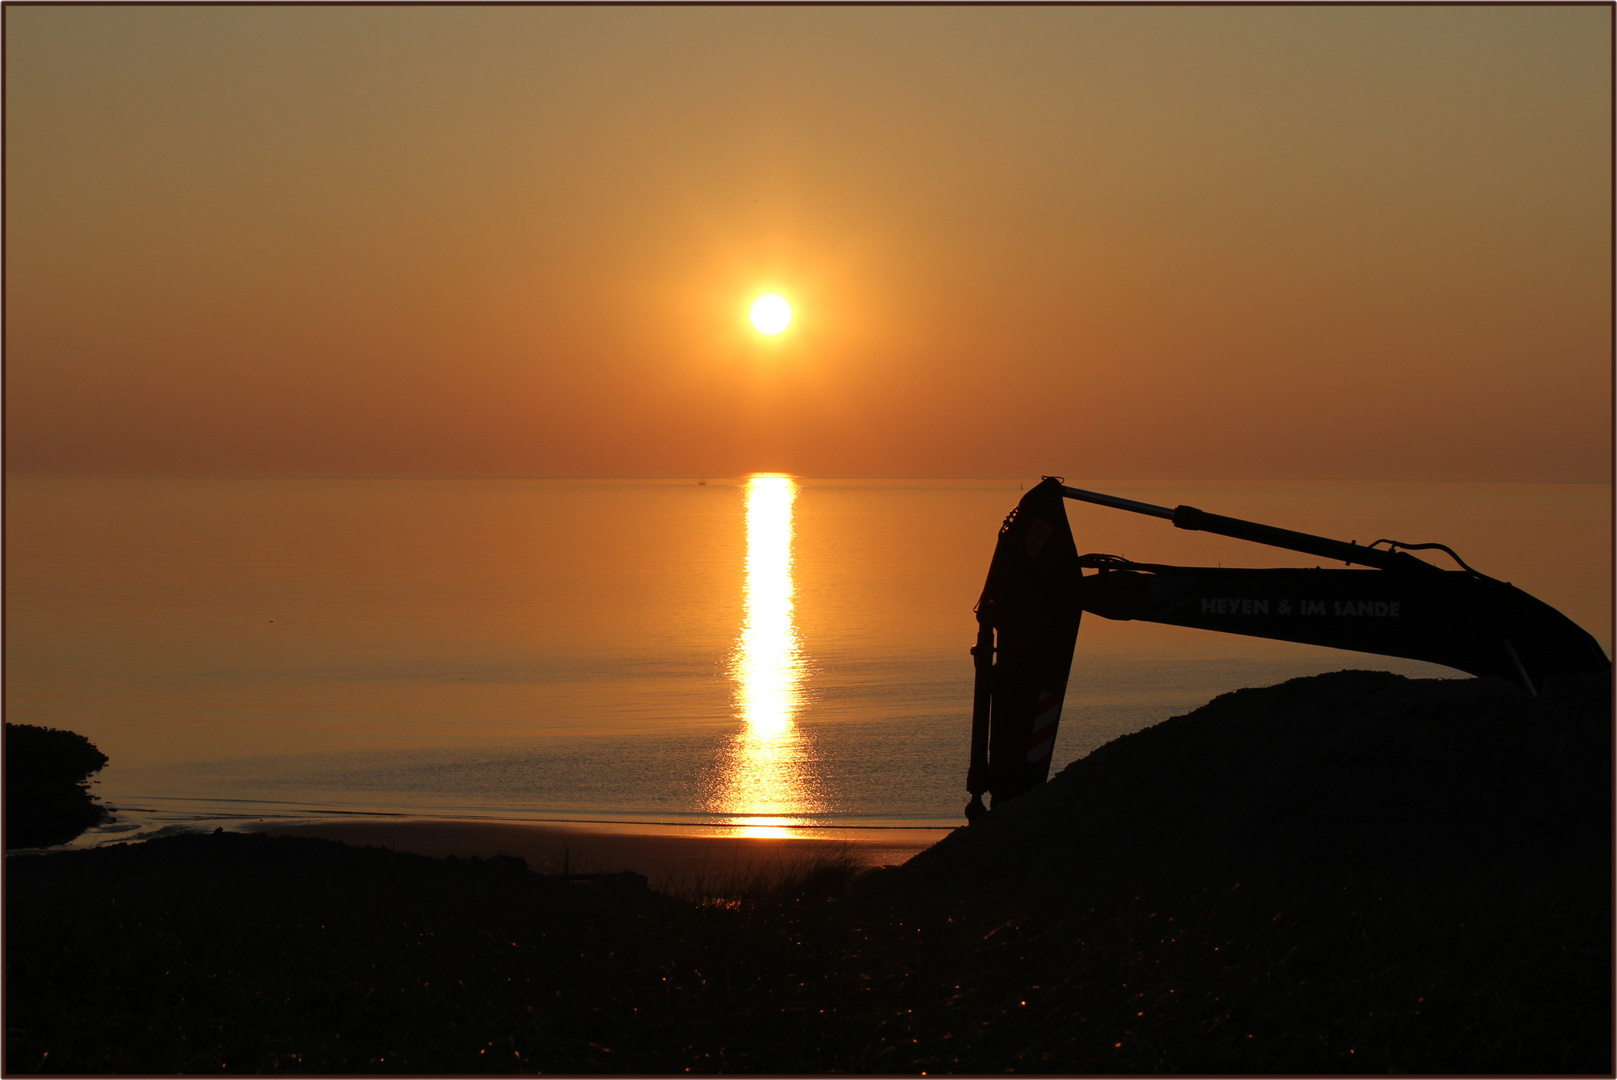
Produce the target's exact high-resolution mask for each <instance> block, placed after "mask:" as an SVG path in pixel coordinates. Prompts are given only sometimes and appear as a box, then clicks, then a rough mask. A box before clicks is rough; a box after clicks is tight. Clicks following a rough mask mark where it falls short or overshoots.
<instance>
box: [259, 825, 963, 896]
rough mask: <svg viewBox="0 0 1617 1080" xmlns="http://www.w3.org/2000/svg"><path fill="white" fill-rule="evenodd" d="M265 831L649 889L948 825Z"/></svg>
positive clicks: (881, 861) (907, 850)
mask: <svg viewBox="0 0 1617 1080" xmlns="http://www.w3.org/2000/svg"><path fill="white" fill-rule="evenodd" d="M249 831H252V832H264V833H268V834H270V835H272V836H314V837H320V838H322V839H326V840H341V841H342V842H344V843H346V844H353V845H356V846H372V847H384V848H389V849H391V850H393V851H403V852H409V853H412V854H416V855H430V856H434V857H442V856H446V855H458V856H462V857H465V856H478V857H481V858H488V857H489V856H491V855H515V856H517V857H519V858H522V859H526V860H527V863H528V867H529V868H530V869H532V870H535V871H539V872H543V873H562V872H571V873H575V874H577V873H616V872H617V871H620V870H633V871H635V872H636V873H640V874H644V875H645V876H646V877H647V879H649V881H650V882H651V884H652V885H653V886H654V887H657V886H664V885H679V884H684V883H692V882H697V881H702V880H706V881H708V882H724V881H732V880H734V879H735V878H738V877H752V876H754V875H757V874H769V873H771V872H774V871H778V870H780V869H783V868H786V867H790V866H794V865H797V864H800V863H803V862H806V861H810V860H812V859H815V858H817V857H825V856H830V855H840V854H843V853H846V854H847V855H850V856H852V858H853V859H854V860H856V861H857V862H859V863H861V864H864V865H867V866H891V865H897V864H900V863H903V862H905V861H907V860H908V859H909V858H910V857H911V856H913V855H915V854H917V853H918V852H920V851H923V850H925V849H926V848H928V847H931V846H932V845H933V844H934V843H936V842H937V841H938V840H939V839H941V838H942V837H943V836H944V835H946V834H947V830H942V829H939V830H930V829H928V830H916V831H911V830H892V831H890V832H887V831H883V832H881V833H878V834H877V837H876V838H872V839H851V840H845V839H823V840H822V839H799V838H781V837H758V836H690V835H677V834H674V835H670V834H668V833H650V832H616V831H607V830H605V829H590V828H579V827H567V826H559V825H534V824H518V823H511V822H475V821H331V822H299V823H295V824H280V823H275V824H271V823H266V824H263V825H253V826H250V827H249Z"/></svg>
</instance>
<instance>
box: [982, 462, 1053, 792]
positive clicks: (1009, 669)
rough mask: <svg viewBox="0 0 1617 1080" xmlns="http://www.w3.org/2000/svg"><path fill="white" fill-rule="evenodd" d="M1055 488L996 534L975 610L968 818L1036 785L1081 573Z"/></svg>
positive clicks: (1030, 498) (1040, 491) (1035, 494)
mask: <svg viewBox="0 0 1617 1080" xmlns="http://www.w3.org/2000/svg"><path fill="white" fill-rule="evenodd" d="M1062 498H1063V495H1062V487H1061V482H1060V481H1059V480H1055V479H1046V480H1045V481H1044V482H1043V483H1041V484H1039V485H1038V486H1037V487H1035V488H1033V489H1032V490H1031V491H1029V492H1028V493H1027V494H1026V495H1025V496H1023V498H1022V501H1021V502H1020V503H1019V504H1018V505H1017V507H1016V509H1015V510H1013V511H1012V512H1011V514H1010V516H1009V517H1007V518H1006V519H1005V524H1004V526H1003V527H1001V529H1000V531H999V540H998V543H997V544H996V546H995V548H994V559H993V562H992V563H990V564H989V568H988V582H987V584H986V585H985V586H984V587H983V593H982V598H981V599H980V600H979V601H978V603H977V627H978V629H977V647H976V648H974V649H972V655H973V656H974V657H975V660H976V671H977V684H976V693H975V696H974V697H975V700H974V702H973V708H972V721H971V727H972V738H971V769H970V772H969V773H968V775H967V779H966V789H967V790H968V791H970V792H971V795H972V799H971V804H970V805H969V806H968V807H967V808H966V814H967V816H968V817H975V816H977V815H978V814H979V813H981V812H982V811H983V810H984V806H983V803H982V795H983V793H984V792H987V793H989V794H991V795H992V796H993V801H994V802H995V803H996V804H997V803H999V802H1001V801H1003V800H1005V799H1010V798H1014V797H1015V796H1017V795H1020V794H1021V793H1022V792H1024V791H1027V790H1028V789H1029V788H1032V787H1036V786H1038V785H1039V784H1042V783H1044V781H1045V779H1046V778H1047V777H1048V776H1049V775H1050V756H1051V754H1052V752H1053V751H1054V749H1055V737H1056V728H1057V726H1058V725H1059V723H1060V720H1061V703H1062V700H1063V699H1064V698H1065V696H1066V692H1067V676H1068V674H1069V673H1070V671H1071V669H1072V655H1073V649H1074V647H1075V646H1076V645H1077V641H1078V619H1079V615H1080V614H1081V607H1080V605H1079V604H1078V603H1077V598H1078V590H1079V588H1080V587H1081V578H1082V571H1081V570H1080V568H1079V565H1078V550H1077V548H1076V546H1075V545H1074V544H1073V540H1072V529H1071V527H1070V526H1069V525H1068V524H1067V510H1066V506H1065V504H1064V503H1063V501H1062Z"/></svg>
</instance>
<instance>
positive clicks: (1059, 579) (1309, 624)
mask: <svg viewBox="0 0 1617 1080" xmlns="http://www.w3.org/2000/svg"><path fill="white" fill-rule="evenodd" d="M1069 498H1071V499H1077V500H1081V501H1084V502H1090V503H1096V504H1099V505H1103V506H1110V507H1114V508H1116V509H1121V510H1128V511H1131V512H1134V513H1141V514H1148V515H1150V516H1153V517H1160V518H1165V519H1168V520H1171V521H1172V522H1173V523H1174V525H1175V526H1176V527H1178V528H1181V529H1189V530H1195V531H1203V532H1213V533H1217V534H1219V535H1223V536H1230V537H1235V538H1237V539H1242V540H1250V541H1253V542H1255V543H1261V544H1266V545H1268V546H1271V547H1278V548H1283V549H1286V550H1290V551H1298V552H1302V553H1305V554H1310V555H1316V556H1319V557H1321V558H1323V559H1328V560H1331V561H1333V562H1341V563H1344V564H1357V565H1359V566H1362V567H1366V568H1368V569H1361V570H1351V569H1334V568H1333V569H1318V568H1316V569H1292V568H1284V569H1235V568H1224V567H1206V566H1167V565H1162V564H1157V563H1136V562H1129V561H1127V560H1124V559H1120V558H1117V557H1116V556H1111V555H1079V554H1078V550H1077V547H1076V545H1075V544H1074V542H1073V537H1072V529H1071V527H1070V525H1069V524H1068V521H1067V513H1066V507H1065V500H1066V499H1069ZM1381 544H1388V545H1389V546H1388V547H1386V548H1383V547H1381V546H1380V545H1381ZM1409 547H1416V548H1440V547H1442V545H1437V544H1423V545H1404V544H1393V543H1391V542H1389V541H1377V542H1376V544H1374V545H1370V546H1361V545H1359V544H1351V543H1345V542H1343V541H1340V540H1332V539H1329V538H1327V537H1322V536H1313V535H1311V534H1308V533H1300V532H1293V531H1291V530H1289V529H1278V528H1275V527H1273V526H1269V525H1260V524H1258V523H1256V522H1251V521H1243V520H1241V519H1239V518H1227V517H1221V516H1219V515H1216V514H1208V513H1204V512H1203V511H1200V510H1197V509H1196V508H1194V507H1189V506H1180V507H1175V508H1173V509H1169V508H1167V507H1161V506H1153V505H1151V504H1149V503H1141V502H1135V501H1134V500H1131V499H1121V498H1117V497H1116V496H1111V495H1102V494H1099V493H1097V492H1090V491H1082V490H1079V489H1077V488H1070V487H1064V486H1063V485H1062V483H1061V481H1060V480H1059V479H1056V478H1051V477H1047V478H1045V480H1044V482H1043V483H1041V484H1039V485H1038V486H1036V487H1035V488H1033V489H1032V490H1031V491H1029V492H1028V493H1027V494H1026V495H1025V496H1024V497H1023V499H1022V501H1021V503H1019V504H1018V505H1017V507H1016V509H1015V510H1013V511H1011V514H1010V516H1009V517H1007V518H1006V519H1005V524H1004V525H1003V526H1002V527H1001V529H1000V533H999V540H998V543H997V545H996V546H995V549H994V558H993V561H992V563H990V565H989V570H988V581H987V583H986V585H985V586H984V587H983V593H982V598H981V599H980V600H979V601H978V604H977V644H976V646H975V647H974V648H973V649H972V650H971V652H972V656H973V659H974V661H975V664H976V687H975V692H974V700H973V707H972V726H971V767H970V770H969V771H968V773H967V778H966V788H967V790H968V791H970V792H971V796H972V797H971V802H970V804H969V805H968V806H967V807H966V816H967V817H968V818H974V817H976V816H977V815H978V814H980V813H982V812H983V811H984V809H985V808H984V805H983V802H982V796H983V795H984V794H985V793H987V794H991V795H992V797H993V801H994V803H995V804H998V803H999V802H1002V801H1004V800H1006V799H1010V798H1014V797H1015V796H1017V795H1019V794H1021V793H1023V792H1025V791H1027V790H1028V789H1029V788H1032V787H1035V786H1037V785H1039V784H1042V783H1043V782H1044V781H1045V779H1046V778H1047V777H1048V776H1049V773H1050V760H1051V756H1052V754H1053V752H1054V749H1055V736H1056V730H1057V728H1058V727H1059V725H1060V720H1061V706H1062V702H1063V700H1064V698H1065V696H1066V691H1067V681H1068V676H1069V674H1070V671H1071V668H1072V658H1073V651H1074V649H1075V647H1076V644H1077V639H1078V624H1079V620H1080V618H1081V616H1082V614H1083V613H1084V612H1086V611H1088V612H1092V613H1094V614H1096V615H1099V616H1101V617H1102V618H1106V619H1120V620H1130V619H1133V620H1143V621H1146V622H1157V623H1168V624H1171V625H1174V626H1191V627H1197V628H1199V629H1203V630H1218V631H1222V632H1224V633H1229V634H1245V635H1248V636H1250V637H1266V638H1274V639H1276V640H1280V641H1298V642H1304V643H1307V644H1311V645H1326V646H1330V647H1332V648H1337V649H1350V650H1353V651H1355V652H1367V653H1376V654H1379V655H1382V656H1401V657H1406V658H1408V659H1412V660H1426V661H1430V662H1432V663H1436V664H1443V665H1445V666H1447V667H1452V668H1457V669H1459V670H1461V671H1465V672H1469V673H1470V674H1472V675H1501V676H1504V677H1506V678H1509V679H1513V680H1515V681H1517V682H1519V683H1521V684H1522V685H1523V686H1524V687H1525V688H1526V689H1527V690H1528V692H1529V693H1537V690H1538V687H1540V686H1542V685H1543V683H1544V681H1545V680H1547V679H1550V678H1553V677H1555V676H1557V675H1562V674H1571V673H1577V672H1607V671H1609V670H1610V668H1611V662H1610V660H1608V659H1607V657H1606V654H1605V652H1604V651H1603V650H1602V649H1601V648H1600V645H1599V643H1598V642H1596V641H1595V639H1594V638H1593V637H1592V636H1590V634H1589V633H1588V632H1587V631H1585V630H1583V629H1582V628H1581V627H1579V626H1578V625H1577V624H1575V623H1574V622H1572V620H1570V619H1568V618H1567V617H1566V616H1565V615H1563V614H1561V613H1560V612H1559V611H1557V610H1555V609H1554V608H1552V607H1550V606H1549V605H1548V604H1546V603H1544V602H1543V601H1541V600H1537V599H1535V598H1534V597H1532V596H1529V595H1528V594H1527V593H1525V592H1523V591H1521V590H1520V589H1517V588H1515V587H1514V586H1512V585H1510V584H1508V583H1507V582H1503V581H1498V580H1496V579H1494V578H1491V577H1488V576H1486V575H1484V574H1480V573H1478V572H1476V571H1475V570H1472V569H1471V568H1469V567H1467V566H1465V564H1464V563H1463V562H1461V561H1460V559H1459V556H1457V555H1454V553H1453V552H1452V551H1449V552H1448V553H1449V554H1450V555H1451V556H1452V557H1453V558H1454V560H1455V562H1456V563H1458V564H1459V565H1460V567H1461V569H1457V570H1444V569H1441V568H1440V567H1437V566H1434V565H1433V564H1431V563H1429V562H1426V561H1425V560H1423V559H1419V558H1417V557H1415V556H1414V555H1411V554H1409V552H1408V551H1407V550H1397V549H1398V548H1409ZM1442 550H1444V551H1448V549H1447V548H1443V549H1442ZM1086 571H1088V572H1086Z"/></svg>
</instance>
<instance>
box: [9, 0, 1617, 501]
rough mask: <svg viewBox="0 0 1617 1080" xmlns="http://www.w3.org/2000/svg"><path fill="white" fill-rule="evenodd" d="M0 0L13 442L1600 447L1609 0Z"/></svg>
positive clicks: (292, 449) (414, 450)
mask: <svg viewBox="0 0 1617 1080" xmlns="http://www.w3.org/2000/svg"><path fill="white" fill-rule="evenodd" d="M4 17H5V33H6V38H5V41H6V117H5V119H6V129H5V130H6V230H7V234H6V302H7V308H6V319H7V322H6V342H5V344H6V379H7V382H6V406H7V408H6V452H7V458H6V464H7V467H8V468H9V469H12V470H21V471H96V472H157V473H187V474H190V473H254V474H262V473H272V474H279V473H297V474H360V475H369V474H412V473H413V474H434V475H457V474H476V475H541V476H543V475H698V474H704V473H705V474H708V475H733V474H738V473H744V472H748V471H753V470H784V471H790V472H795V473H801V474H808V475H821V476H903V475H922V476H974V475H1001V476H1004V475H1032V474H1038V473H1042V472H1056V473H1063V474H1065V475H1068V476H1073V477H1078V476H1085V475H1088V476H1114V477H1115V476H1134V477H1142V478H1143V477H1159V478H1181V477H1182V478H1218V477H1230V478H1265V477H1287V478H1308V477H1337V478H1367V479H1368V478H1388V479H1396V478H1431V479H1528V480H1584V481H1598V480H1604V479H1606V478H1607V476H1608V474H1609V466H1610V437H1611V434H1610V423H1611V411H1610V410H1611V397H1610V394H1611V337H1610V318H1611V288H1612V281H1611V274H1610V266H1611V247H1610V245H1611V217H1610V190H1611V173H1610V168H1611V166H1610V161H1611V157H1610V155H1611V142H1610V130H1611V127H1610V124H1611V118H1610V107H1609V102H1610V97H1611V72H1610V58H1611V41H1612V38H1611V30H1612V27H1611V23H1612V17H1613V13H1612V9H1611V8H1609V7H1485V6H1478V7H1454V8H1449V7H1369V8H1364V7H1359V8H1354V7H1346V8H1344V7H1318V8H1306V7H1286V8H1265V7H1251V8H1228V7H1215V8H1197V7H1139V8H1127V7H1124V8H1091V7H1078V8H1015V9H987V8H743V9H725V8H669V9H652V8H626V9H625V8H599V7H597V8H520V7H518V8H510V7H483V8H455V7H420V8H399V7H391V8H387V7H384V8H367V7H309V8H299V7H269V8H258V7H220V8H197V7H188V6H179V7H128V8H106V7H73V6H67V7H17V6H11V7H7V8H6V9H5V13H4ZM766 288H767V289H774V290H776V291H779V292H781V293H782V294H783V295H785V296H787V297H788V299H790V300H791V301H792V302H793V304H794V307H795V308H796V313H797V317H796V321H795V322H794V324H793V326H792V327H791V329H790V330H788V332H787V333H786V334H784V335H782V336H781V338H779V339H774V340H769V339H764V338H762V337H760V335H758V334H756V333H755V332H753V331H752V330H751V329H750V328H749V327H748V326H747V323H746V311H747V307H748V305H749V304H750V302H751V301H752V299H753V298H754V297H755V296H756V295H758V293H759V292H760V291H763V290H764V289H766Z"/></svg>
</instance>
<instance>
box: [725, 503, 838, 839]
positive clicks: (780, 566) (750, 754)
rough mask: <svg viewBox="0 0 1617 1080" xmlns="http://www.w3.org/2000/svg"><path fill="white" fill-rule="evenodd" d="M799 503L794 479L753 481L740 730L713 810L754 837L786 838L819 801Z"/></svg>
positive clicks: (734, 663)
mask: <svg viewBox="0 0 1617 1080" xmlns="http://www.w3.org/2000/svg"><path fill="white" fill-rule="evenodd" d="M796 501H797V484H796V482H795V481H793V480H792V479H791V477H788V476H773V475H762V474H761V475H756V476H752V477H750V478H748V480H747V487H746V508H747V563H746V584H745V587H744V588H745V592H744V615H743V618H742V624H741V633H740V635H739V636H738V637H737V639H736V647H735V652H734V653H733V654H732V657H731V662H730V677H731V679H732V681H733V682H734V683H735V700H736V714H737V718H738V719H740V720H741V721H742V729H741V731H740V732H739V733H738V734H737V736H736V738H735V741H734V743H733V744H732V745H731V748H730V755H729V761H728V762H727V763H726V768H725V776H724V777H723V780H722V781H721V783H720V785H719V790H718V792H717V794H716V797H715V798H714V800H713V803H712V806H711V807H710V808H711V809H712V810H713V811H715V812H717V813H721V814H725V815H727V816H733V817H736V818H740V819H742V820H744V821H745V822H746V824H745V825H744V826H742V827H741V828H742V832H743V834H744V835H748V836H784V835H788V829H789V826H790V825H791V824H792V820H791V819H792V817H793V816H794V815H798V814H803V813H808V812H812V811H813V810H814V809H816V805H817V800H816V799H815V798H814V796H813V783H812V778H811V777H810V775H809V772H808V768H807V761H806V760H805V759H806V757H807V751H808V749H809V747H808V741H807V739H806V738H805V737H804V736H803V734H802V732H800V731H799V730H798V728H797V725H796V723H795V717H796V715H797V711H798V709H799V707H800V705H801V703H802V681H803V667H804V661H803V651H802V646H801V643H800V641H799V640H798V634H797V624H796V621H795V619H794V617H793V608H792V596H793V589H794V586H793V582H792V512H793V506H794V504H795V503H796Z"/></svg>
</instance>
